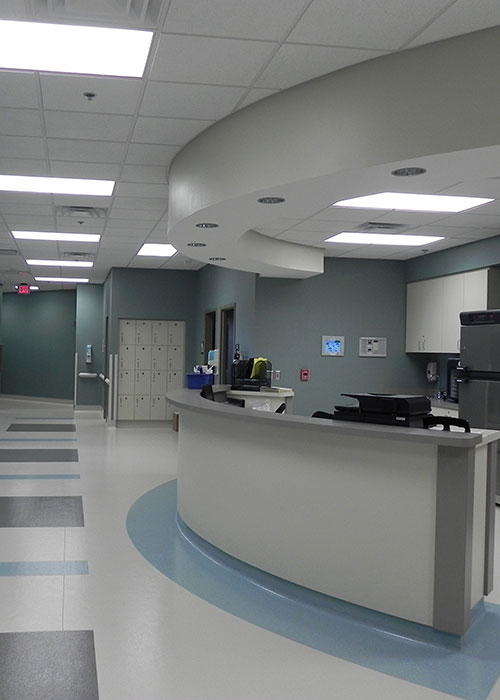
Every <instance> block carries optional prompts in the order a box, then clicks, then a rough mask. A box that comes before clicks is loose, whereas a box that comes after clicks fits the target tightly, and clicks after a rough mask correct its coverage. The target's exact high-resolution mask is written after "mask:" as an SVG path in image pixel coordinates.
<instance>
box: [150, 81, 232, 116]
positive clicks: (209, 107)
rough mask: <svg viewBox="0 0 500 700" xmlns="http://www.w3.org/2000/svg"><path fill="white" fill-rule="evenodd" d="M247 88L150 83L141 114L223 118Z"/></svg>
mask: <svg viewBox="0 0 500 700" xmlns="http://www.w3.org/2000/svg"><path fill="white" fill-rule="evenodd" d="M243 93H244V89H243V88H235V87H225V86H221V85H185V84H182V83H158V82H152V83H149V84H148V86H147V88H146V92H145V94H144V100H143V103H142V108H141V114H142V115H144V116H153V117H179V118H186V119H221V118H222V117H224V116H226V114H228V113H229V112H231V110H232V109H233V107H234V106H235V105H236V103H237V102H238V100H239V99H240V97H241V96H242V95H243Z"/></svg>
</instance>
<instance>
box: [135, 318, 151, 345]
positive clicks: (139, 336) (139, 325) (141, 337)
mask: <svg viewBox="0 0 500 700" xmlns="http://www.w3.org/2000/svg"><path fill="white" fill-rule="evenodd" d="M152 331H153V329H152V321H136V333H135V342H136V345H151V335H152Z"/></svg>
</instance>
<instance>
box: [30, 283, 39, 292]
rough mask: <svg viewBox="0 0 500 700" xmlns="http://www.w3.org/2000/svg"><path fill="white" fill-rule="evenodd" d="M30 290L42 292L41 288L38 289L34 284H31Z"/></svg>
mask: <svg viewBox="0 0 500 700" xmlns="http://www.w3.org/2000/svg"><path fill="white" fill-rule="evenodd" d="M30 290H31V291H32V292H38V291H39V290H40V287H36V286H35V285H34V284H30Z"/></svg>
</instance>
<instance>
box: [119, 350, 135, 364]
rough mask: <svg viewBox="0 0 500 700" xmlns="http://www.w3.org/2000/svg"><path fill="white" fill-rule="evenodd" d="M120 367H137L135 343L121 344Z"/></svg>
mask: <svg viewBox="0 0 500 700" xmlns="http://www.w3.org/2000/svg"><path fill="white" fill-rule="evenodd" d="M120 369H135V345H120Z"/></svg>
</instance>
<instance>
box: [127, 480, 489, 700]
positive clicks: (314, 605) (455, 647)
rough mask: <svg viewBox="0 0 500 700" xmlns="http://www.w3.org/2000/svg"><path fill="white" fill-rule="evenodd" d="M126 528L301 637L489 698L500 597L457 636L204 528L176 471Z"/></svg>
mask: <svg viewBox="0 0 500 700" xmlns="http://www.w3.org/2000/svg"><path fill="white" fill-rule="evenodd" d="M127 531H128V534H129V537H130V539H131V540H132V542H133V543H134V545H135V546H136V547H137V549H138V550H139V552H141V554H142V555H143V556H144V557H145V558H146V559H147V561H149V562H150V563H151V564H152V565H153V566H154V567H155V568H157V569H158V570H159V571H161V572H162V573H163V574H165V576H168V577H169V578H171V579H172V580H174V581H175V582H176V583H178V584H179V585H180V586H183V587H184V588H186V589H187V590H189V591H191V592H192V593H194V594H195V595H197V596H199V597H200V598H203V599H204V600H206V601H208V602H210V603H212V604H213V605H216V606H218V607H219V608H221V609H223V610H226V611H227V612H230V613H232V614H233V615H236V616H238V617H240V618H242V619H244V620H247V621H248V622H251V623H252V624H254V625H258V626H260V627H263V628H264V629H267V630H270V631H271V632H274V633H275V634H279V635H281V636H283V637H286V638H288V639H291V640H294V641H296V642H299V643H300V644H304V645H307V646H309V647H312V648H314V649H318V650H320V651H323V652H325V653H327V654H332V655H333V656H336V657H339V658H342V659H345V660H347V661H350V662H353V663H357V664H360V665H362V666H365V667H367V668H371V669H373V670H375V671H380V672H382V673H386V674H388V675H391V676H395V677H396V678H400V679H403V680H406V681H409V682H411V683H416V684H418V685H422V686H426V687H428V688H432V689H434V690H438V691H441V692H443V693H448V694H450V695H454V696H456V697H459V698H465V700H486V698H487V697H488V694H489V693H490V691H491V689H492V688H493V686H494V685H495V683H496V681H497V679H498V677H499V676H500V605H495V604H492V603H484V604H480V605H478V606H477V607H476V610H475V615H474V621H473V624H472V625H471V627H470V629H469V630H468V632H467V634H466V635H465V636H464V637H462V638H458V637H454V636H453V635H447V634H445V633H442V632H437V631H435V630H432V629H431V628H430V627H426V626H424V625H418V624H415V623H411V622H406V621H404V620H400V619H398V618H394V617H391V616H389V615H384V614H382V613H377V612H375V611H373V610H368V609H367V608H361V607H359V606H356V605H352V604H350V603H345V602H343V601H340V600H337V599H335V598H330V597H329V596H325V595H322V594H320V593H316V592H314V591H311V590H309V589H306V588H302V587H301V586H297V585H295V584H292V583H290V582H288V581H284V580H283V579H280V578H277V577H275V576H272V575H271V574H267V573H265V572H263V571H261V570H259V569H255V568H254V567H252V566H249V565H248V564H245V563H243V562H241V561H239V560H237V559H235V558H234V557H231V556H229V555H227V554H225V553H224V552H222V551H221V550H220V549H217V548H216V547H214V546H212V545H210V544H209V543H208V542H206V541H205V540H203V539H202V538H200V537H198V536H197V535H196V534H195V533H194V532H193V531H192V530H190V529H189V528H188V527H187V525H186V524H185V523H183V522H182V521H181V520H180V518H178V517H177V482H176V481H175V480H173V481H169V482H167V483H166V484H162V485H161V486H158V487H157V488H155V489H153V490H152V491H149V492H148V493H146V494H144V496H142V497H141V498H139V500H138V501H136V503H134V505H133V506H132V508H131V509H130V511H129V513H128V516H127Z"/></svg>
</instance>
